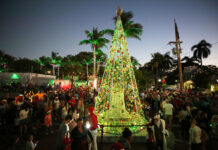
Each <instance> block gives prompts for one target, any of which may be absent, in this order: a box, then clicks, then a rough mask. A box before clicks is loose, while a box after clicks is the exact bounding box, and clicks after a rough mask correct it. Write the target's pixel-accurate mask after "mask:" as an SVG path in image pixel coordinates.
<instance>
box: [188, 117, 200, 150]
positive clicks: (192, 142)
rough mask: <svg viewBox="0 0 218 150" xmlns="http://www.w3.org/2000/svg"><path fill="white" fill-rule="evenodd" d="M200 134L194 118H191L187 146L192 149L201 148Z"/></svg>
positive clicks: (197, 149) (198, 149)
mask: <svg viewBox="0 0 218 150" xmlns="http://www.w3.org/2000/svg"><path fill="white" fill-rule="evenodd" d="M201 134H202V130H201V128H199V127H198V126H197V125H196V120H195V119H193V120H192V121H191V127H190V129H189V146H190V147H191V149H192V150H202V141H201Z"/></svg>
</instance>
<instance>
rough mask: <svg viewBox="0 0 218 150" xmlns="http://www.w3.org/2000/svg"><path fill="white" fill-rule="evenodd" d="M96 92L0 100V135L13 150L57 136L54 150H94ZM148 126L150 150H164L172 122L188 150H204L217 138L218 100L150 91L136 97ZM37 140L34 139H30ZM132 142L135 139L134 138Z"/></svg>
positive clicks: (125, 137) (30, 92)
mask: <svg viewBox="0 0 218 150" xmlns="http://www.w3.org/2000/svg"><path fill="white" fill-rule="evenodd" d="M96 95H97V91H95V90H92V89H91V88H90V87H78V88H72V89H69V90H62V89H60V88H53V89H51V88H25V89H23V90H22V92H21V94H19V95H18V96H16V97H12V96H11V95H10V94H6V95H5V96H4V97H3V98H2V99H1V101H0V126H1V129H3V130H1V131H4V130H5V131H7V132H8V133H11V134H13V135H14V138H13V141H12V144H10V146H9V147H10V149H17V147H16V144H17V143H18V142H19V140H20V139H21V138H23V139H25V140H26V150H34V149H35V148H37V144H38V142H39V141H38V140H39V139H37V137H38V134H39V133H43V134H44V135H45V136H46V135H49V134H54V133H56V134H57V142H56V148H57V150H74V149H75V150H77V149H78V150H88V149H89V150H91V149H92V150H97V149H98V145H97V128H98V126H97V116H96V115H95V114H94V108H93V106H94V103H95V96H96ZM140 97H141V103H142V105H143V110H144V115H145V118H146V120H147V121H148V122H149V125H148V126H147V131H148V139H147V143H148V144H147V146H148V149H149V150H159V149H160V150H167V148H170V147H169V146H167V141H166V137H167V136H168V135H169V132H168V131H173V126H174V124H175V123H179V124H180V125H181V129H180V130H179V131H180V132H179V135H181V138H182V139H183V140H184V143H185V145H187V148H191V149H192V150H200V149H202V150H205V149H206V147H207V141H208V140H209V139H217V136H218V131H217V122H218V115H217V113H218V101H217V100H218V97H217V95H216V94H215V93H210V94H203V93H201V92H192V91H191V90H189V91H186V92H179V91H168V90H162V91H158V90H150V91H141V92H140ZM133 134H134V133H132V131H131V130H130V129H128V128H125V129H124V131H123V133H122V135H121V137H120V139H119V140H118V141H117V142H115V143H113V144H112V145H111V150H116V149H125V150H130V149H131V144H130V143H131V138H132V135H133ZM34 137H36V139H35V138H34ZM133 137H134V136H133Z"/></svg>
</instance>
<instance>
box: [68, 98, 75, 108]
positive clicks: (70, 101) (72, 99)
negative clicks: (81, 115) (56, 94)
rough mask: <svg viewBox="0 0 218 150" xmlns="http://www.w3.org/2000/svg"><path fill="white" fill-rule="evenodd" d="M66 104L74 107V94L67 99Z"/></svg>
mask: <svg viewBox="0 0 218 150" xmlns="http://www.w3.org/2000/svg"><path fill="white" fill-rule="evenodd" d="M68 104H69V105H70V106H72V107H74V106H75V105H76V100H75V96H73V97H72V98H71V99H70V100H69V101H68Z"/></svg>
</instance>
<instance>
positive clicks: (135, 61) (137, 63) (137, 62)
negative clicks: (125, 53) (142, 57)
mask: <svg viewBox="0 0 218 150" xmlns="http://www.w3.org/2000/svg"><path fill="white" fill-rule="evenodd" d="M130 59H131V62H132V65H133V67H134V68H135V69H136V68H138V67H141V64H140V63H139V61H138V60H137V59H136V58H135V57H133V56H131V57H130Z"/></svg>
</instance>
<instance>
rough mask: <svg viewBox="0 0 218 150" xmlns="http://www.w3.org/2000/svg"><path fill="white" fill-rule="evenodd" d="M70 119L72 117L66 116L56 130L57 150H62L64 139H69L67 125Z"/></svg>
mask: <svg viewBox="0 0 218 150" xmlns="http://www.w3.org/2000/svg"><path fill="white" fill-rule="evenodd" d="M71 119H72V116H70V115H67V116H66V118H65V120H64V122H63V123H62V124H61V125H60V127H59V129H58V135H57V137H58V139H57V150H64V147H65V145H64V144H63V143H64V140H65V137H66V136H68V138H70V133H69V132H70V129H69V126H68V124H69V123H70V121H71ZM68 133H69V134H68Z"/></svg>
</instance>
